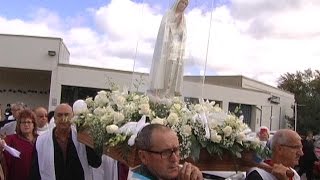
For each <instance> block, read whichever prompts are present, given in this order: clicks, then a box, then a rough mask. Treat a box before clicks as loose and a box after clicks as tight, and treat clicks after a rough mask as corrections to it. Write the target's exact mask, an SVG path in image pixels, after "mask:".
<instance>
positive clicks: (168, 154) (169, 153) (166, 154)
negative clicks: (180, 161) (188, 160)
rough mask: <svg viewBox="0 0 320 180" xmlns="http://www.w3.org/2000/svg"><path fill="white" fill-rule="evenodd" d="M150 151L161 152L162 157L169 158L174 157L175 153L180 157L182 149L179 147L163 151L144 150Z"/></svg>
mask: <svg viewBox="0 0 320 180" xmlns="http://www.w3.org/2000/svg"><path fill="white" fill-rule="evenodd" d="M143 151H146V152H149V153H153V154H160V156H161V158H162V159H168V158H170V157H172V155H173V153H174V154H175V155H176V156H178V157H180V149H179V147H176V148H173V149H165V150H163V151H152V150H146V149H145V150H143Z"/></svg>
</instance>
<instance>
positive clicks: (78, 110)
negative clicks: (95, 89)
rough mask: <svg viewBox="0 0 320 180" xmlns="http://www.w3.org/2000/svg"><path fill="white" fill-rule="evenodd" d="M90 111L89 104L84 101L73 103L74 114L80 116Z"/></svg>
mask: <svg viewBox="0 0 320 180" xmlns="http://www.w3.org/2000/svg"><path fill="white" fill-rule="evenodd" d="M87 111H88V107H87V104H86V103H85V101H84V100H82V99H79V100H77V101H76V102H74V103H73V113H74V114H75V115H79V114H82V113H85V112H87Z"/></svg>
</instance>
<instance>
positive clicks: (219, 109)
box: [213, 105, 222, 112]
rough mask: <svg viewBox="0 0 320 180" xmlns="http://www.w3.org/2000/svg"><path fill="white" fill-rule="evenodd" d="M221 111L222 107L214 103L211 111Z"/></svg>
mask: <svg viewBox="0 0 320 180" xmlns="http://www.w3.org/2000/svg"><path fill="white" fill-rule="evenodd" d="M221 111H222V109H221V108H220V107H219V105H215V106H214V107H213V112H221Z"/></svg>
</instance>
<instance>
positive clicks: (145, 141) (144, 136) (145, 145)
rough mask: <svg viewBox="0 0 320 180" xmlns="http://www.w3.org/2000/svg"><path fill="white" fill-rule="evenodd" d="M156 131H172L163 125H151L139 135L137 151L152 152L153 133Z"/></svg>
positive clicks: (136, 144) (136, 142)
mask: <svg viewBox="0 0 320 180" xmlns="http://www.w3.org/2000/svg"><path fill="white" fill-rule="evenodd" d="M155 130H160V131H164V132H166V131H171V129H170V128H168V127H166V126H164V125H161V124H150V125H147V126H145V127H144V128H142V130H141V131H140V132H139V133H138V135H137V138H136V140H135V143H134V144H135V146H136V147H137V149H140V150H150V149H151V147H152V142H151V138H152V133H153V132H154V131H155Z"/></svg>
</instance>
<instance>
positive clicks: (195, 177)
mask: <svg viewBox="0 0 320 180" xmlns="http://www.w3.org/2000/svg"><path fill="white" fill-rule="evenodd" d="M178 179H179V180H203V176H202V172H201V171H200V170H199V168H197V167H196V166H194V165H192V164H191V163H188V162H185V163H184V164H183V166H182V168H180V170H179V175H178Z"/></svg>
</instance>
